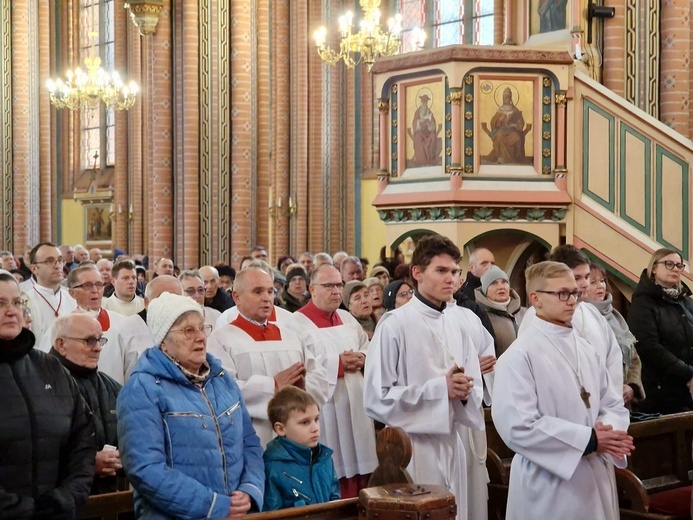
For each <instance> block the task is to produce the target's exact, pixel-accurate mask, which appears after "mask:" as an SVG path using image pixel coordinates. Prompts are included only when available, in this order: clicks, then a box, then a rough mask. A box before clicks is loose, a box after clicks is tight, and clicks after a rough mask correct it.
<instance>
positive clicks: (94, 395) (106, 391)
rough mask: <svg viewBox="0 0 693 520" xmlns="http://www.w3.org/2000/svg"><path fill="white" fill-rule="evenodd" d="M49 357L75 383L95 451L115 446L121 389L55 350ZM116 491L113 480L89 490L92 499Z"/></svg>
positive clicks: (99, 481)
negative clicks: (91, 424) (90, 425)
mask: <svg viewBox="0 0 693 520" xmlns="http://www.w3.org/2000/svg"><path fill="white" fill-rule="evenodd" d="M50 353H51V355H53V356H55V357H56V358H58V360H59V361H60V363H62V365H63V366H64V367H65V368H66V369H67V370H68V371H69V372H70V375H72V377H73V378H74V379H75V381H76V382H77V387H78V388H79V393H80V394H81V395H82V397H83V398H84V401H85V402H86V403H87V407H88V409H89V411H91V413H92V415H93V418H94V436H95V441H96V449H97V450H99V451H100V450H102V449H103V447H104V446H105V445H106V444H110V445H111V446H116V447H117V446H118V421H117V420H116V399H118V394H119V393H120V390H121V388H122V386H120V384H119V383H118V382H117V381H115V380H114V379H111V378H110V377H108V376H107V375H106V374H104V373H102V372H98V370H97V369H89V368H84V367H81V366H79V365H76V364H74V363H72V362H71V361H69V360H68V359H67V358H65V357H63V356H61V355H60V353H58V352H57V351H56V350H55V349H51V351H50ZM114 491H118V486H117V482H116V477H99V476H96V478H94V484H93V485H92V488H91V494H92V495H98V494H100V493H112V492H114Z"/></svg>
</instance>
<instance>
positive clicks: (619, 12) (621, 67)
mask: <svg viewBox="0 0 693 520" xmlns="http://www.w3.org/2000/svg"><path fill="white" fill-rule="evenodd" d="M609 5H610V6H613V7H614V8H615V10H616V15H615V16H614V17H613V18H611V19H609V20H608V21H607V22H606V23H605V24H604V64H603V66H602V80H603V83H604V86H605V87H607V88H609V89H610V90H612V91H614V93H616V94H618V95H619V96H623V97H625V76H626V68H625V63H626V16H625V13H626V0H613V1H612V2H610V3H609ZM585 23H586V22H585ZM592 23H593V24H594V26H593V29H595V28H596V26H597V23H598V22H592ZM595 30H596V29H595ZM630 30H633V31H635V27H632V28H631V29H630ZM595 34H596V33H595V31H594V30H593V32H592V38H593V42H594V37H595ZM583 38H584V42H585V45H586V43H587V36H586V33H585V34H583ZM583 52H584V48H583ZM632 52H634V49H633V50H632Z"/></svg>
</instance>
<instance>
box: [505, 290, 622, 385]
mask: <svg viewBox="0 0 693 520" xmlns="http://www.w3.org/2000/svg"><path fill="white" fill-rule="evenodd" d="M537 319H538V318H537V312H536V310H535V309H534V307H530V308H529V309H527V312H526V313H525V316H524V318H522V323H520V329H519V330H518V331H517V336H518V337H520V336H521V335H522V334H524V333H525V331H526V330H527V329H528V328H529V327H530V326H531V325H532V324H533V323H534V321H536V320H537ZM571 323H572V325H573V328H574V329H575V332H577V333H578V334H579V335H580V336H582V338H584V339H586V340H587V342H588V343H590V344H591V345H592V346H593V347H594V349H595V351H596V352H597V355H598V356H599V358H600V360H601V363H602V364H603V365H604V366H605V367H606V369H607V370H608V371H609V377H610V378H611V383H612V384H613V385H614V388H615V389H617V391H618V392H619V393H621V395H623V354H622V353H621V347H619V346H618V342H617V341H616V336H615V335H614V331H613V330H612V329H611V326H610V325H609V323H608V322H607V321H606V318H604V316H602V315H601V313H600V312H599V311H598V310H597V308H596V307H595V306H594V305H592V304H591V303H588V302H580V303H579V304H578V305H576V306H575V314H573V320H572V322H571Z"/></svg>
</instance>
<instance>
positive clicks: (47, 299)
mask: <svg viewBox="0 0 693 520" xmlns="http://www.w3.org/2000/svg"><path fill="white" fill-rule="evenodd" d="M25 294H26V296H27V298H28V300H29V312H30V313H31V325H30V326H29V328H30V329H31V332H33V333H34V336H36V345H39V344H40V343H41V340H42V339H43V337H44V335H45V334H46V331H48V329H49V328H50V326H51V324H52V323H53V322H54V321H55V319H56V318H57V317H58V316H66V315H68V314H70V313H71V312H72V311H74V310H75V309H76V308H77V302H76V301H75V299H74V298H73V297H72V296H70V293H69V292H68V291H67V289H66V288H65V287H63V286H62V285H61V286H60V287H59V288H58V290H57V291H53V289H49V288H48V287H43V286H42V285H39V284H38V283H34V284H33V285H32V287H31V288H30V289H28V290H27V292H26V293H25ZM56 314H57V315H56ZM49 341H50V339H49ZM49 350H50V349H49Z"/></svg>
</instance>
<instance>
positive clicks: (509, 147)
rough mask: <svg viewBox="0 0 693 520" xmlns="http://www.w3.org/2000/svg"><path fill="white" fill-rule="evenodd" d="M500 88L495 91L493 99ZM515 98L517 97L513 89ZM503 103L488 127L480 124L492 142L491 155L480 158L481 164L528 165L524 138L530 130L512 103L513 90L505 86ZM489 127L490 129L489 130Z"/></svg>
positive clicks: (530, 126) (514, 103) (499, 104)
mask: <svg viewBox="0 0 693 520" xmlns="http://www.w3.org/2000/svg"><path fill="white" fill-rule="evenodd" d="M500 88H501V87H498V89H497V90H496V95H495V98H496V99H497V97H498V92H499V91H500ZM515 92H516V96H519V93H517V89H515ZM502 96H503V102H502V103H498V101H496V103H497V104H498V110H497V111H496V113H495V114H494V116H493V117H492V118H491V121H490V125H488V124H486V123H481V128H482V130H483V131H484V132H485V133H486V135H488V136H489V137H490V138H491V141H493V149H492V150H491V153H489V154H488V155H486V156H483V157H482V164H528V163H531V157H530V158H528V157H527V156H526V155H525V136H526V135H527V134H528V133H529V132H530V131H531V130H532V125H531V124H529V123H528V124H525V119H524V117H523V116H522V111H520V110H519V109H518V108H517V106H516V101H517V100H515V101H513V90H512V89H511V88H510V86H506V87H505V88H504V89H503V90H502ZM489 126H490V128H489Z"/></svg>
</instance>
